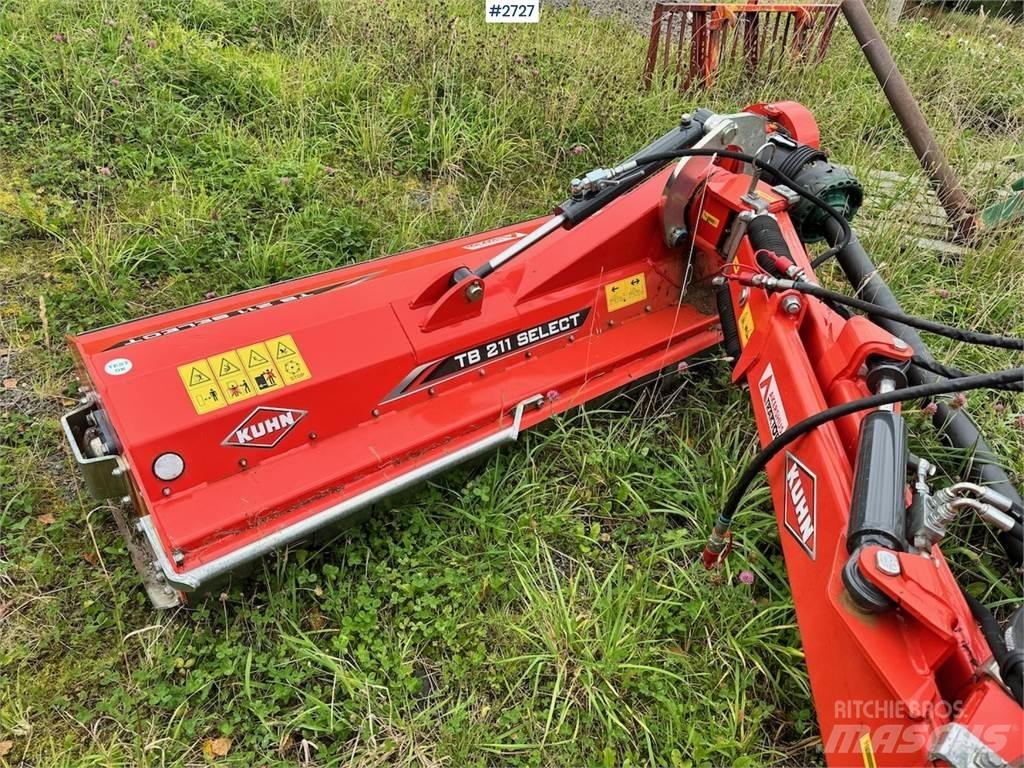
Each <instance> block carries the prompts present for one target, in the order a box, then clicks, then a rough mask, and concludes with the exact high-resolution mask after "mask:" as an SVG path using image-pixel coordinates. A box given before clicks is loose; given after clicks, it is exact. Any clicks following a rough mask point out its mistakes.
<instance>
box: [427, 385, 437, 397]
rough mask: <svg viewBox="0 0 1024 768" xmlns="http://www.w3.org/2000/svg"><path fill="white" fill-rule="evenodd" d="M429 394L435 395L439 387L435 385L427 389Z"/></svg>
mask: <svg viewBox="0 0 1024 768" xmlns="http://www.w3.org/2000/svg"><path fill="white" fill-rule="evenodd" d="M427 394H428V395H430V396H431V397H433V396H434V395H436V394H437V389H436V388H434V387H431V388H430V389H428V390H427Z"/></svg>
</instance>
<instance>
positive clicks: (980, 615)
mask: <svg viewBox="0 0 1024 768" xmlns="http://www.w3.org/2000/svg"><path fill="white" fill-rule="evenodd" d="M960 591H961V592H962V593H963V596H964V600H965V601H966V602H967V607H968V608H970V609H971V615H972V616H974V620H975V621H976V622H978V626H979V627H980V628H981V634H982V635H984V636H985V640H986V642H988V647H989V648H990V649H991V650H992V656H993V657H994V658H995V660H996V664H997V665H998V666H999V674H1000V676H1001V677H1002V678H1003V682H1004V683H1006V687H1007V688H1009V689H1010V693H1012V694H1013V698H1014V699H1016V700H1017V703H1018V704H1020V705H1021V706H1024V659H1022V658H1021V655H1020V654H1021V652H1020V651H1019V650H1018V651H1016V652H1015V653H1011V652H1010V651H1009V650H1008V649H1007V647H1006V641H1005V640H1004V639H1003V631H1002V628H1001V627H1000V626H999V622H998V621H996V617H995V616H993V615H992V612H991V611H990V610H989V609H988V608H987V607H986V606H985V604H984V603H982V602H981V601H980V600H979V599H978V598H976V597H975V596H974V595H972V594H971V593H969V592H968V591H967V590H966V589H964V588H963V587H961V588H960Z"/></svg>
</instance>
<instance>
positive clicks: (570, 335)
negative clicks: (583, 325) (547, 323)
mask: <svg viewBox="0 0 1024 768" xmlns="http://www.w3.org/2000/svg"><path fill="white" fill-rule="evenodd" d="M574 341H576V334H575V333H570V334H569V343H570V344H572V343H573V342H574Z"/></svg>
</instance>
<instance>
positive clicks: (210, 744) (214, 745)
mask: <svg viewBox="0 0 1024 768" xmlns="http://www.w3.org/2000/svg"><path fill="white" fill-rule="evenodd" d="M230 751H231V739H226V738H224V737H221V738H219V739H207V740H206V742H205V743H204V744H203V754H204V755H205V756H206V759H207V760H213V759H214V758H217V757H224V756H225V755H227V753H228V752H230Z"/></svg>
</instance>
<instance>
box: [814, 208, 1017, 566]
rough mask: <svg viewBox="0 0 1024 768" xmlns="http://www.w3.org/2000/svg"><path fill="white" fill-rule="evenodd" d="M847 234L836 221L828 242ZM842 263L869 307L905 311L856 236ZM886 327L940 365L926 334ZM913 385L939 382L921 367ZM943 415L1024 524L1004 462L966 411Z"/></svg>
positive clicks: (940, 426) (1012, 549) (982, 481)
mask: <svg viewBox="0 0 1024 768" xmlns="http://www.w3.org/2000/svg"><path fill="white" fill-rule="evenodd" d="M844 236H845V231H844V230H843V228H841V227H840V226H839V225H838V224H836V223H835V222H833V221H826V222H825V237H826V239H827V240H828V242H829V243H832V244H833V246H835V245H839V244H840V243H842V242H844ZM837 261H838V262H839V266H840V267H841V268H842V270H843V272H844V274H845V275H846V279H847V280H848V281H849V282H850V285H852V286H853V288H854V290H855V291H856V292H857V294H858V295H859V296H862V297H863V298H865V299H867V300H868V301H871V302H874V303H875V304H880V305H882V306H884V307H888V308H890V309H893V310H897V311H899V310H901V307H900V303H899V301H898V300H897V299H896V296H895V295H894V294H893V292H892V290H891V289H890V288H889V286H888V285H887V284H886V282H885V280H883V279H882V277H881V276H880V275H879V274H878V271H877V270H876V269H875V265H874V264H872V263H871V258H870V257H869V256H868V254H867V252H866V251H865V250H864V248H863V246H861V244H860V241H859V240H858V239H857V235H856V234H855V233H851V237H850V238H849V241H848V242H846V244H845V245H842V246H841V248H840V250H839V252H838V254H837ZM877 322H878V324H879V325H880V326H882V327H883V328H885V329H886V330H887V331H889V332H890V333H892V334H893V335H895V336H898V337H899V338H901V339H903V340H904V341H905V342H907V344H909V345H910V347H911V348H912V349H913V350H914V354H915V355H917V356H918V357H919V358H921V359H923V360H926V361H928V362H929V363H932V364H935V363H936V361H935V358H934V357H932V354H931V352H929V351H928V347H927V346H926V345H925V343H924V341H923V340H922V339H921V336H920V334H919V333H918V332H917V331H915V330H914V329H913V328H910V327H908V326H906V325H904V324H903V323H899V322H896V321H892V320H886V319H884V318H879V320H878V321H877ZM907 375H908V378H909V380H910V383H911V384H928V383H931V382H934V381H936V380H937V379H938V378H939V377H938V376H936V375H935V374H934V373H932V372H931V371H929V370H926V369H925V368H924V367H922V366H920V365H911V366H910V370H909V371H908V374H907ZM936 405H937V409H936V411H935V414H934V415H933V416H932V424H933V425H934V426H935V429H936V430H937V431H938V433H939V435H940V436H941V437H942V439H943V440H945V441H946V442H947V443H948V444H949V445H951V446H953V447H954V448H959V449H960V450H965V451H970V452H971V455H972V460H971V462H970V463H969V465H968V467H967V476H968V477H969V478H970V479H971V480H972V481H974V482H976V483H978V484H979V485H986V486H989V487H991V488H992V490H994V491H996V492H997V493H1001V494H1002V495H1003V496H1006V497H1007V498H1008V499H1010V500H1011V501H1012V502H1013V509H1012V510H1011V514H1012V515H1013V516H1014V517H1015V518H1016V519H1017V520H1018V521H1021V520H1024V499H1022V498H1021V495H1020V493H1019V492H1018V491H1017V489H1016V487H1014V485H1013V483H1011V482H1010V478H1009V477H1008V476H1007V474H1006V471H1005V470H1004V469H1003V468H1002V467H1001V466H1000V465H999V460H998V457H997V456H996V455H995V454H994V453H993V452H992V449H991V448H990V447H989V445H988V443H987V442H986V440H985V438H984V437H982V435H981V432H980V431H979V430H978V426H977V424H975V423H974V420H973V419H972V418H971V417H970V415H969V414H968V413H967V412H966V411H965V410H964V409H963V408H950V407H949V406H948V405H947V404H945V403H936ZM999 542H1000V544H1002V546H1003V549H1004V550H1005V551H1006V555H1007V557H1009V558H1010V561H1011V562H1013V563H1014V564H1016V565H1021V564H1022V563H1024V541H1022V540H1021V538H1020V537H1014V536H1013V535H1012V533H1001V534H999Z"/></svg>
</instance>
